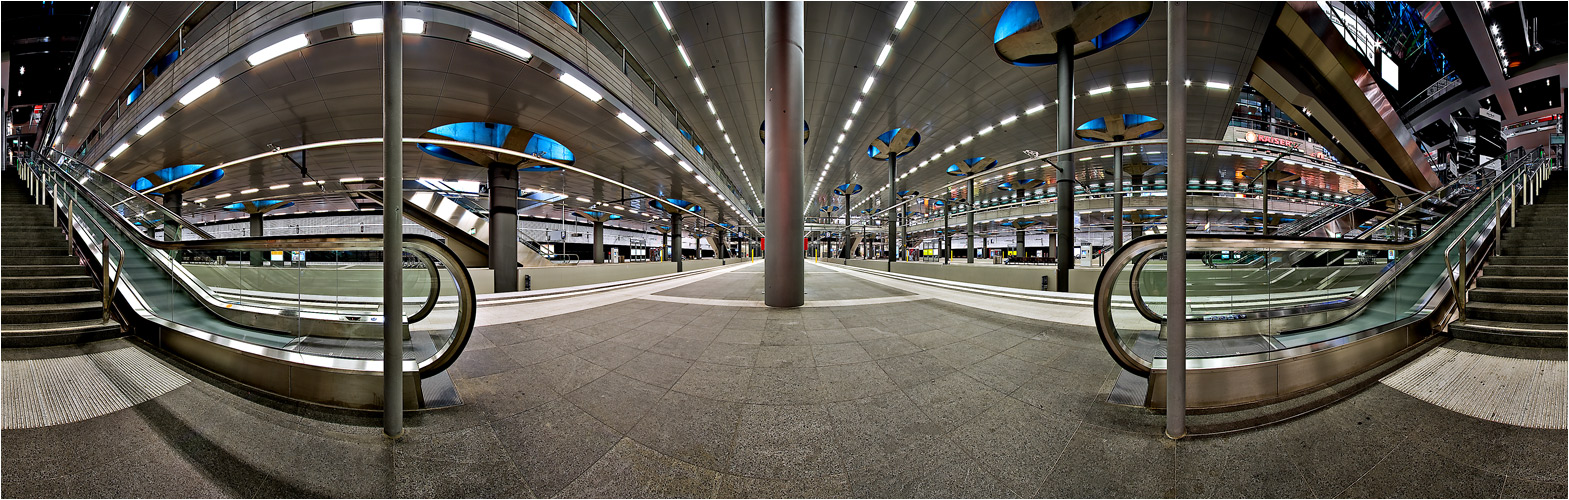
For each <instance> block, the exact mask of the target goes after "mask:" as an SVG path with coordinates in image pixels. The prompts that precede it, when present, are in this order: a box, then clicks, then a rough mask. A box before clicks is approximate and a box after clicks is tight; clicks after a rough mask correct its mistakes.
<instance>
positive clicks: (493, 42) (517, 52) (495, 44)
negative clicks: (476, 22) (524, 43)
mask: <svg viewBox="0 0 1569 500" xmlns="http://www.w3.org/2000/svg"><path fill="white" fill-rule="evenodd" d="M469 40H473V41H475V42H479V43H480V44H482V45H488V46H490V47H491V48H493V49H496V50H500V51H502V52H506V53H508V54H512V55H513V56H517V58H518V59H522V60H524V61H527V60H530V59H533V58H534V54H533V53H532V52H529V51H527V50H523V48H522V47H518V46H516V45H513V44H510V43H507V42H504V41H502V40H501V39H500V38H496V37H494V36H490V35H489V34H486V33H483V32H479V31H470V32H469Z"/></svg>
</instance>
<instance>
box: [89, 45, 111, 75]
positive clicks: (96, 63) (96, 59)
mask: <svg viewBox="0 0 1569 500" xmlns="http://www.w3.org/2000/svg"><path fill="white" fill-rule="evenodd" d="M107 55H109V49H108V48H107V47H106V48H102V49H98V55H97V56H96V57H93V66H92V69H91V71H98V66H100V65H102V64H103V63H104V56H107Z"/></svg>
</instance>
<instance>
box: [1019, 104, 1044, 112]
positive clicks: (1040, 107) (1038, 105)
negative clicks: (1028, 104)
mask: <svg viewBox="0 0 1569 500" xmlns="http://www.w3.org/2000/svg"><path fill="white" fill-rule="evenodd" d="M1044 109H1046V105H1045V104H1036V105H1035V107H1032V108H1030V109H1026V110H1024V114H1026V115H1033V114H1035V113H1039V112H1040V111H1041V110H1044Z"/></svg>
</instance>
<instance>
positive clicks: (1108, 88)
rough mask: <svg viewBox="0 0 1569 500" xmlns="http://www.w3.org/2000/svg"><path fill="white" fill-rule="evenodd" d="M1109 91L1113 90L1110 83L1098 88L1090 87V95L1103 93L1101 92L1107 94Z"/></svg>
mask: <svg viewBox="0 0 1569 500" xmlns="http://www.w3.org/2000/svg"><path fill="white" fill-rule="evenodd" d="M1107 92H1111V86H1110V85H1108V86H1105V87H1101V88H1098V89H1090V95H1101V94H1105V93H1107Z"/></svg>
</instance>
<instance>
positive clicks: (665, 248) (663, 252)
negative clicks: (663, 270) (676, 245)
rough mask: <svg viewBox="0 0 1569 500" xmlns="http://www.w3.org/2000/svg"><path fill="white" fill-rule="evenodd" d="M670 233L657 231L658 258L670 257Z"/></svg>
mask: <svg viewBox="0 0 1569 500" xmlns="http://www.w3.org/2000/svg"><path fill="white" fill-rule="evenodd" d="M669 255H670V233H659V260H661V261H663V260H665V259H668V258H670V257H669Z"/></svg>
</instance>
